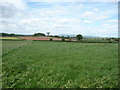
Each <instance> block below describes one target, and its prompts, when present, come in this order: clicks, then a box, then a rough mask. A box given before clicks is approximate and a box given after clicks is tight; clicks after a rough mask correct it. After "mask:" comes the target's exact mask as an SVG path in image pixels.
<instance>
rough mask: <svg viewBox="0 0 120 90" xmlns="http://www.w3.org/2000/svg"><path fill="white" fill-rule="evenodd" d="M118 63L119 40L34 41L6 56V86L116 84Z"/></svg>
mask: <svg viewBox="0 0 120 90" xmlns="http://www.w3.org/2000/svg"><path fill="white" fill-rule="evenodd" d="M15 42H16V41H14V44H15ZM8 43H10V42H8ZM8 43H7V42H6V43H3V46H4V47H3V51H4V50H5V49H6V47H9V46H10V45H9V44H8ZM17 44H18V42H16V44H15V46H16V45H17ZM18 45H19V44H18ZM13 46H14V45H13ZM11 48H12V47H10V48H8V50H9V49H11ZM117 63H118V45H117V44H109V43H108V44H101V43H100V44H97V43H70V42H44V41H40V42H39V41H35V42H31V44H28V45H25V46H23V47H21V48H19V49H16V50H13V51H12V52H9V53H8V54H6V55H4V56H3V65H2V67H3V68H2V70H3V87H4V88H7V87H9V88H12V87H14V88H18V87H19V88H90V87H92V88H94V87H101V88H102V87H104V88H113V87H117V83H118V76H117V74H118V64H117Z"/></svg>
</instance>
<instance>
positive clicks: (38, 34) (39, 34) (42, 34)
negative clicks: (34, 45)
mask: <svg viewBox="0 0 120 90" xmlns="http://www.w3.org/2000/svg"><path fill="white" fill-rule="evenodd" d="M33 36H45V34H44V33H35V34H34V35H33Z"/></svg>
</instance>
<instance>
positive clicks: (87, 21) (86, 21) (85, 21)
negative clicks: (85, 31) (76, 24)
mask: <svg viewBox="0 0 120 90" xmlns="http://www.w3.org/2000/svg"><path fill="white" fill-rule="evenodd" d="M83 23H91V21H89V20H84V21H83Z"/></svg>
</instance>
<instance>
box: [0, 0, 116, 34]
mask: <svg viewBox="0 0 120 90" xmlns="http://www.w3.org/2000/svg"><path fill="white" fill-rule="evenodd" d="M76 1H77V0H76ZM15 2H16V3H15ZM18 2H20V3H21V4H20V5H18V4H19V3H18ZM33 4H34V7H33V6H32V5H33ZM96 4H97V5H95V4H94V3H88V4H86V3H52V2H51V3H47V2H46V3H39V4H37V6H36V4H35V3H32V4H31V3H28V2H27V3H26V2H24V1H22V0H18V1H17V0H7V3H5V2H4V4H2V5H1V6H0V8H1V9H2V10H3V14H2V15H3V16H2V15H1V16H2V17H1V18H2V22H0V23H1V24H0V28H2V30H3V31H4V32H8V33H21V34H33V33H36V32H41V33H46V32H48V31H49V32H51V34H62V33H66V34H78V33H81V34H83V35H86V34H87V35H96V36H97V35H98V36H99V35H102V36H105V35H106V36H107V35H108V34H109V36H110V35H116V33H117V27H116V25H115V24H116V23H115V22H116V19H115V18H114V17H113V16H115V14H116V11H115V8H114V7H113V6H111V8H112V9H110V10H109V9H108V8H106V7H105V6H104V5H107V4H100V3H96ZM90 5H91V6H90ZM98 5H99V7H98ZM101 6H103V7H104V9H105V10H102V9H101ZM115 17H116V16H115ZM1 18H0V19H1ZM1 26H2V27H1ZM114 31H115V32H114ZM112 32H114V33H113V34H111V33H112Z"/></svg>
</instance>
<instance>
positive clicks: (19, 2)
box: [1, 0, 27, 10]
mask: <svg viewBox="0 0 120 90" xmlns="http://www.w3.org/2000/svg"><path fill="white" fill-rule="evenodd" d="M3 4H11V5H13V6H14V7H16V8H19V9H22V10H24V9H26V8H27V5H26V3H24V1H23V0H2V4H1V5H3Z"/></svg>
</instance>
